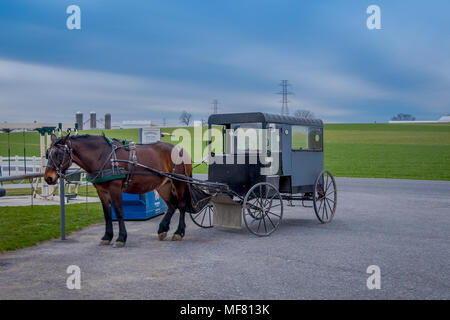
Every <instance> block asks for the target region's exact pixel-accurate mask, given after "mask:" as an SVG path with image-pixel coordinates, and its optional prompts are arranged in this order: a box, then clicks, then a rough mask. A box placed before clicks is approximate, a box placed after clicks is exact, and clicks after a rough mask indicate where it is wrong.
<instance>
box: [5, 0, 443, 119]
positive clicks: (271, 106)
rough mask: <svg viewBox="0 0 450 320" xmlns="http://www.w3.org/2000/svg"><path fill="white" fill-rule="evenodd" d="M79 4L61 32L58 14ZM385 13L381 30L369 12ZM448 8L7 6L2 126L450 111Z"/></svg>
mask: <svg viewBox="0 0 450 320" xmlns="http://www.w3.org/2000/svg"><path fill="white" fill-rule="evenodd" d="M72 4H76V5H78V6H79V7H80V8H81V30H68V29H67V27H66V19H67V18H68V16H69V14H67V13H66V8H67V7H68V6H69V5H72ZM371 4H376V5H378V6H379V7H380V8H381V27H382V29H381V30H369V29H368V28H367V26H366V19H367V18H368V17H369V15H368V14H367V13H366V9H367V7H368V6H369V5H371ZM449 21H450V2H449V1H448V0H433V1H415V0H396V1H380V0H370V1H366V0H347V1H324V0H323V1H322V0H314V1H313V0H310V1H298V0H292V1H288V0H239V1H238V0H221V1H218V0H208V1H205V0H151V1H149V0H142V1H137V0H135V1H133V0H130V1H112V0H109V1H102V0H96V1H92V0H84V1H80V0H71V1H66V0H39V1H35V0H2V1H0V120H1V121H10V122H17V121H33V120H37V121H52V122H53V121H63V122H66V121H73V120H74V114H75V112H77V111H81V112H83V113H85V114H86V116H87V113H89V112H90V111H96V112H97V114H98V117H100V118H101V117H102V116H103V114H104V113H106V112H110V113H112V116H113V121H121V120H135V119H154V120H155V121H156V122H158V121H160V120H161V119H162V118H167V119H168V121H169V123H170V120H172V121H173V123H176V122H177V121H178V120H177V119H178V117H179V114H180V112H181V110H183V109H185V110H187V111H190V112H191V113H192V114H193V117H194V118H195V119H202V118H203V119H206V118H207V117H208V114H209V113H211V111H212V105H211V102H212V100H213V99H218V100H219V103H220V104H219V112H244V111H264V112H273V113H279V112H280V109H281V107H280V102H279V100H280V97H279V96H277V95H276V92H277V91H279V88H278V84H279V82H280V80H282V79H288V80H289V82H290V83H291V84H292V87H291V89H290V90H291V91H292V92H293V93H294V95H292V96H290V97H289V99H290V104H289V108H290V111H291V112H293V111H294V110H296V109H308V110H311V111H313V112H314V113H315V114H316V115H317V116H318V117H320V118H322V119H324V120H325V121H329V122H373V121H377V122H384V121H387V120H389V118H390V117H392V116H393V115H395V114H397V113H400V112H403V113H410V114H413V115H415V116H416V118H418V119H423V120H432V119H437V118H439V116H441V115H442V114H445V113H450V24H449Z"/></svg>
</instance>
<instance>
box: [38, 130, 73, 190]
mask: <svg viewBox="0 0 450 320" xmlns="http://www.w3.org/2000/svg"><path fill="white" fill-rule="evenodd" d="M51 138H52V143H51V145H50V147H49V148H48V150H47V154H46V158H47V167H46V168H45V173H44V180H45V181H46V182H47V183H48V184H50V185H52V184H56V182H57V181H58V178H59V177H60V176H61V175H64V173H65V172H66V170H67V169H68V168H69V167H70V166H71V165H72V145H71V143H70V139H69V135H67V136H64V137H61V138H57V137H56V136H55V135H54V134H52V136H51Z"/></svg>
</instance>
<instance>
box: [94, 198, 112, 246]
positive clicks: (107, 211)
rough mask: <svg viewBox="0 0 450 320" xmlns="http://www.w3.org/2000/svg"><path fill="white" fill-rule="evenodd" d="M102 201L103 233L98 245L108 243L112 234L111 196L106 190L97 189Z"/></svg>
mask: <svg viewBox="0 0 450 320" xmlns="http://www.w3.org/2000/svg"><path fill="white" fill-rule="evenodd" d="M97 193H98V195H99V198H100V201H101V202H102V207H103V214H104V216H105V235H104V236H103V238H102V239H101V241H100V245H109V244H110V243H111V240H112V238H113V236H114V231H113V224H112V217H111V198H110V196H109V193H107V192H106V191H101V190H98V191H97Z"/></svg>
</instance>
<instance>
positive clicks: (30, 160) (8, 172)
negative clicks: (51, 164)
mask: <svg viewBox="0 0 450 320" xmlns="http://www.w3.org/2000/svg"><path fill="white" fill-rule="evenodd" d="M25 160H26V161H24V158H23V157H21V156H14V157H11V161H10V162H8V157H0V176H2V177H6V176H17V175H22V174H26V173H39V169H40V168H41V158H40V157H26V158H25ZM25 169H26V172H25Z"/></svg>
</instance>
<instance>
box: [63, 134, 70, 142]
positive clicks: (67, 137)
mask: <svg viewBox="0 0 450 320" xmlns="http://www.w3.org/2000/svg"><path fill="white" fill-rule="evenodd" d="M69 137H70V132H69V133H68V134H67V136H65V137H64V138H63V140H62V143H63V144H66V143H67V140H69Z"/></svg>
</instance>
